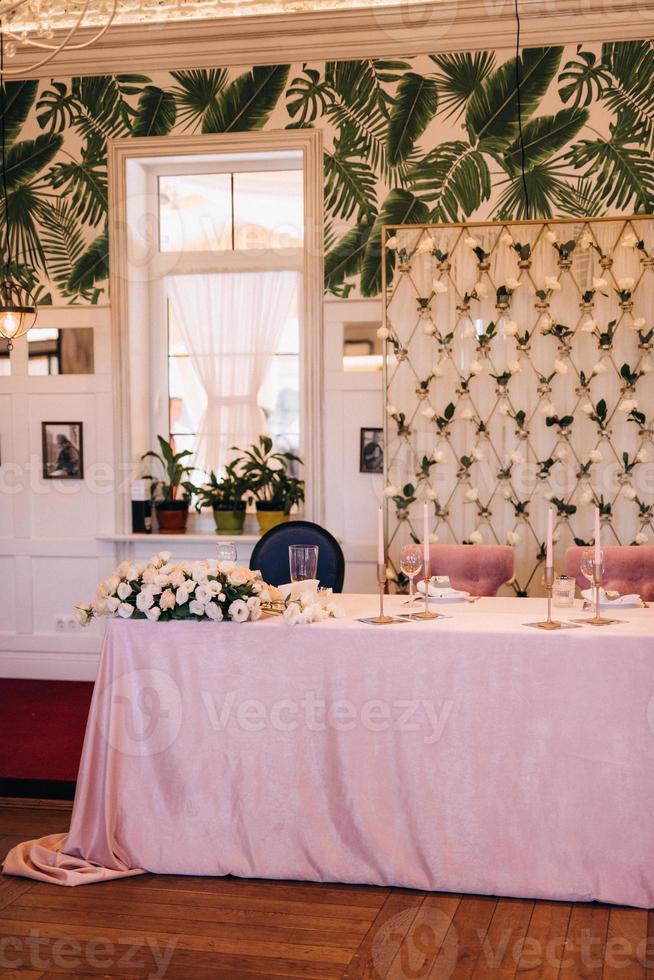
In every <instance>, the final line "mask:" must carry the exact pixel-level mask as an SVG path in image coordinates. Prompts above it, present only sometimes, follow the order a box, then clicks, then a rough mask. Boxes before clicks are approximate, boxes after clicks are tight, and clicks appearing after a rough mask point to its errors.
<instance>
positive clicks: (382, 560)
mask: <svg viewBox="0 0 654 980" xmlns="http://www.w3.org/2000/svg"><path fill="white" fill-rule="evenodd" d="M377 564H378V565H385V564H386V556H385V554H384V512H383V510H382V509H381V507H380V508H379V511H378V513H377Z"/></svg>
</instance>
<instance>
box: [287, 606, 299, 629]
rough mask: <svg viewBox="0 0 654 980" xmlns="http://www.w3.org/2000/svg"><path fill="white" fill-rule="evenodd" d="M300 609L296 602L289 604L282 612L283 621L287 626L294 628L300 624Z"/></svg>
mask: <svg viewBox="0 0 654 980" xmlns="http://www.w3.org/2000/svg"><path fill="white" fill-rule="evenodd" d="M300 616H301V613H300V607H299V606H298V604H297V602H290V603H289V604H288V606H287V607H286V609H285V610H284V612H283V617H284V621H285V622H286V623H288V625H289V626H295V625H296V624H297V623H299V622H300Z"/></svg>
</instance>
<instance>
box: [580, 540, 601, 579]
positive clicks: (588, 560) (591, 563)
mask: <svg viewBox="0 0 654 980" xmlns="http://www.w3.org/2000/svg"><path fill="white" fill-rule="evenodd" d="M579 570H580V571H581V574H582V575H583V576H584V578H585V579H588V582H589V583H590V585H591V587H592V586H594V585H595V549H594V548H584V550H583V551H582V553H581V564H580V566H579ZM603 574H604V552H603V551H600V577H601V576H602V575H603Z"/></svg>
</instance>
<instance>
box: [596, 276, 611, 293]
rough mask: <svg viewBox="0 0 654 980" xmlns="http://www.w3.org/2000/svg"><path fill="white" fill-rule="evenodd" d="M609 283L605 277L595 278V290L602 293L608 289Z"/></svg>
mask: <svg viewBox="0 0 654 980" xmlns="http://www.w3.org/2000/svg"><path fill="white" fill-rule="evenodd" d="M608 285H609V284H608V282H607V281H606V279H605V278H604V277H603V276H593V289H595V290H597V289H599V290H600V291H601V290H602V289H607V288H608Z"/></svg>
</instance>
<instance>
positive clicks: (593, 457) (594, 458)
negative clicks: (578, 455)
mask: <svg viewBox="0 0 654 980" xmlns="http://www.w3.org/2000/svg"><path fill="white" fill-rule="evenodd" d="M603 459H604V457H603V456H602V454H601V452H600V451H599V449H591V451H590V452H589V453H588V455H587V456H586V460H587V461H588V462H589V463H601V462H602V460H603Z"/></svg>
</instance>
